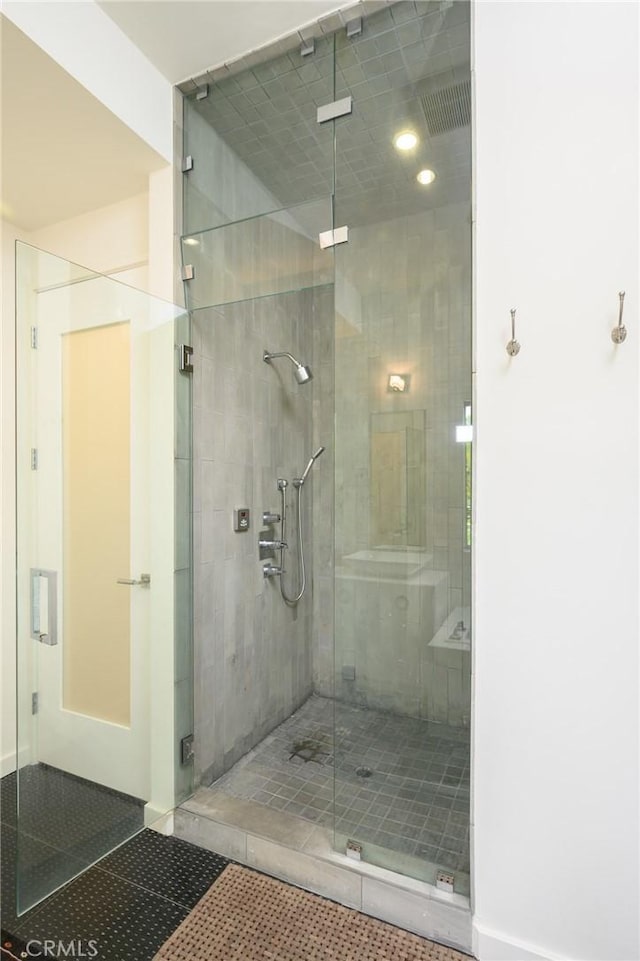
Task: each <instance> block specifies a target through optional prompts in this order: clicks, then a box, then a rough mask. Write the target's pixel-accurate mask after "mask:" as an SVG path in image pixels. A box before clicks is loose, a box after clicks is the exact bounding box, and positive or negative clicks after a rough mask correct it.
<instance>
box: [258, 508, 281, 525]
mask: <svg viewBox="0 0 640 961" xmlns="http://www.w3.org/2000/svg"><path fill="white" fill-rule="evenodd" d="M262 523H263V524H279V523H280V515H279V514H274V513H273V512H272V511H264V513H263V514H262Z"/></svg>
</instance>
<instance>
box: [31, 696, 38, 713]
mask: <svg viewBox="0 0 640 961" xmlns="http://www.w3.org/2000/svg"><path fill="white" fill-rule="evenodd" d="M31 713H32V714H37V713H38V692H37V691H34V692H33V694H32V695H31Z"/></svg>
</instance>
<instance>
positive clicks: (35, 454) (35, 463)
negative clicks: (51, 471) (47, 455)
mask: <svg viewBox="0 0 640 961" xmlns="http://www.w3.org/2000/svg"><path fill="white" fill-rule="evenodd" d="M37 469H38V448H37V447H32V448H31V470H37Z"/></svg>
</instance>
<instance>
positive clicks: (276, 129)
mask: <svg viewBox="0 0 640 961" xmlns="http://www.w3.org/2000/svg"><path fill="white" fill-rule="evenodd" d="M460 8H464V9H463V10H460ZM468 19H469V11H468V4H466V3H456V4H454V5H453V6H452V7H450V8H447V9H445V10H442V9H441V8H440V5H439V4H435V5H434V4H432V3H419V4H418V5H417V6H416V5H414V3H412V2H407V0H405V2H403V3H402V4H397V5H393V6H391V7H389V8H385V9H382V10H380V11H378V12H377V13H375V14H373V15H372V16H370V17H369V18H368V19H367V20H366V21H365V24H364V32H363V34H362V35H361V36H359V37H357V38H355V39H354V40H352V41H349V42H347V43H345V42H344V40H343V37H342V35H340V34H338V35H337V38H336V39H335V41H334V37H318V38H317V39H316V52H315V53H314V54H313V55H312V56H311V57H309V58H308V59H306V60H305V59H303V58H302V57H301V56H300V54H299V52H298V51H297V50H293V51H291V53H289V54H286V55H282V56H278V57H276V58H275V59H274V60H272V61H270V62H266V63H265V62H262V63H260V64H255V65H254V66H253V68H252V70H250V71H247V72H246V73H244V74H242V73H241V74H236V73H234V75H233V77H227V78H225V79H224V80H222V81H221V82H220V83H218V84H215V85H214V86H213V88H212V90H211V93H210V96H209V98H208V99H207V100H206V101H203V102H201V103H198V105H197V107H196V109H198V110H199V111H201V112H202V113H203V114H204V115H205V116H206V117H207V118H208V119H209V121H210V122H211V123H212V125H213V126H214V127H215V128H217V129H218V131H219V132H220V133H223V134H224V137H225V139H226V140H227V142H228V144H229V146H230V147H231V148H232V149H233V150H234V151H235V152H236V153H237V155H238V156H239V158H240V160H241V161H243V162H244V163H245V164H246V165H247V166H248V167H249V168H250V169H252V170H253V171H254V173H255V174H256V176H257V177H258V178H259V180H260V181H261V182H262V183H263V185H264V187H265V188H266V190H267V191H269V192H270V193H271V194H273V195H274V196H275V197H277V199H278V202H279V203H280V204H281V205H282V206H287V205H289V204H290V203H293V202H297V201H299V200H304V199H307V198H308V197H309V195H310V191H311V193H312V194H313V195H314V196H319V195H321V194H322V192H323V191H324V192H326V193H329V192H330V190H331V189H332V188H331V185H332V182H333V129H330V127H329V125H325V126H318V125H317V124H316V123H315V112H316V107H317V106H318V105H321V104H323V103H327V102H330V101H331V100H332V99H335V98H336V97H337V98H339V97H340V96H343V95H346V94H347V93H351V94H352V96H353V98H354V109H353V113H352V114H351V115H350V116H349V117H344V118H340V119H339V120H338V121H336V123H335V133H336V137H337V148H338V190H339V194H338V198H337V200H338V207H339V217H340V218H341V219H344V220H345V221H348V222H349V223H350V224H353V225H354V226H355V225H356V224H358V223H364V222H367V221H370V220H377V219H379V218H380V217H381V216H385V217H386V216H390V217H391V216H395V217H399V216H402V214H403V213H407V212H413V211H415V210H416V206H417V204H420V206H421V207H422V209H428V208H429V207H439V206H441V205H446V204H449V203H451V202H454V201H457V200H461V199H469V198H468V196H467V193H466V192H465V175H466V181H467V182H468V179H469V174H470V132H469V128H468V127H467V128H463V129H461V130H455V131H452V132H449V133H447V134H444V135H441V136H439V137H437V138H435V139H432V138H430V137H429V136H428V132H427V129H426V124H425V118H424V114H423V112H422V107H421V104H420V94H421V93H422V92H423V90H424V89H425V84H427V83H428V82H429V78H433V77H434V76H435V75H438V74H440V76H438V77H437V84H438V86H441V85H442V84H446V83H447V82H454V81H455V80H460V79H467V78H468V71H469V67H468V62H467V63H464V64H463V65H461V63H460V58H461V57H462V58H463V59H464V60H465V61H468V55H469V49H468V48H469V44H468ZM461 41H462V42H461ZM334 42H335V43H336V44H337V47H338V50H337V61H336V64H335V66H336V77H337V88H336V90H335V91H334V89H333V73H334V64H333V46H334ZM263 60H264V51H263ZM232 66H233V67H234V69H235V65H232ZM257 78H261V79H262V81H263V82H262V84H261V85H260V86H258V84H257ZM432 84H433V81H432ZM241 91H242V92H241ZM402 126H415V127H416V129H418V130H419V136H420V143H419V146H418V148H417V151H416V152H415V154H414V155H413V156H411V157H403V158H400V157H399V156H398V154H397V153H396V151H395V150H394V149H393V147H392V138H393V135H394V133H395V132H397V130H398V129H399V128H400V127H402ZM419 166H429V167H433V168H434V169H435V170H436V172H437V175H438V179H437V180H436V182H435V183H434V185H432V186H431V187H429V188H428V190H424V188H421V187H419V186H418V185H417V184H416V182H415V168H417V169H419ZM423 205H424V206H423Z"/></svg>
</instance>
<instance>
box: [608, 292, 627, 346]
mask: <svg viewBox="0 0 640 961" xmlns="http://www.w3.org/2000/svg"><path fill="white" fill-rule="evenodd" d="M624 293H625V292H624V290H621V291H620V293H619V294H618V297H619V298H620V313H619V314H618V324H617V326H616V327H614V328H613V330H612V331H611V340H612V341H613V342H614V344H622V343H623V342H624V341H625V340H626V339H627V328H626V327H625V326H624V324H623V323H622V312H623V310H624Z"/></svg>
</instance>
